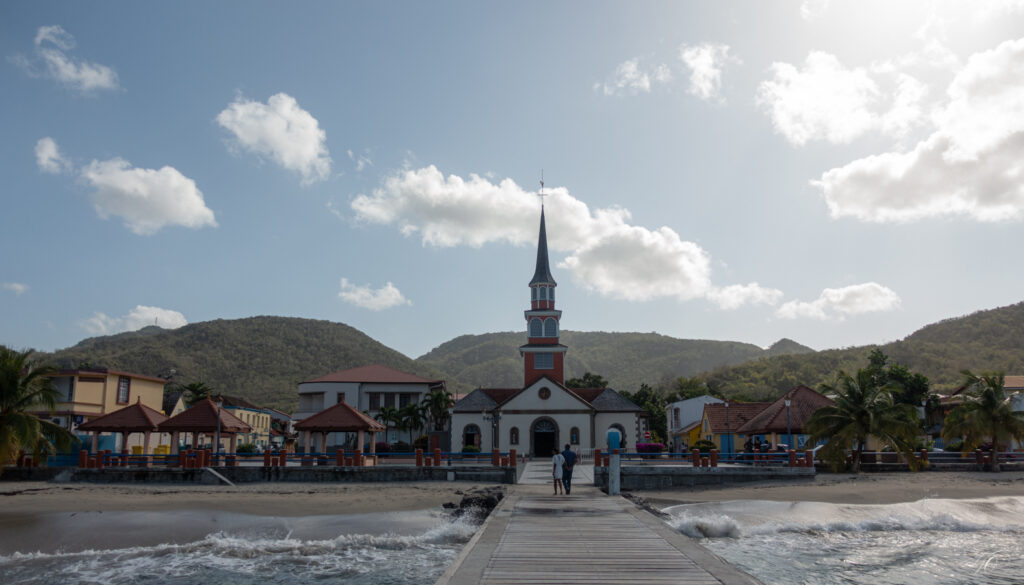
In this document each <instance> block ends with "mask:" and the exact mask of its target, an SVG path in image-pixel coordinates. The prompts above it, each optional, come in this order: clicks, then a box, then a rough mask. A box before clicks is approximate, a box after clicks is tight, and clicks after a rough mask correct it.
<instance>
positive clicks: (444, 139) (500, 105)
mask: <svg viewBox="0 0 1024 585" xmlns="http://www.w3.org/2000/svg"><path fill="white" fill-rule="evenodd" d="M0 129H2V131H0V185H2V193H3V195H2V197H3V213H2V214H0V245H2V247H3V251H4V253H3V254H2V255H0V343H3V344H6V345H8V346H11V347H15V348H35V349H39V350H53V349H57V348H62V347H67V346H70V345H73V344H75V343H77V342H78V341H79V340H81V339H83V338H86V337H91V336H95V335H105V334H112V333H117V332H121V331H129V330H134V329H138V328H141V327H144V326H147V325H152V324H158V325H160V326H161V327H165V328H174V327H180V326H183V325H185V324H188V323H196V322H201V321H208V320H213V319H236V318H244V317H250V316H255V315H279V316H290V317H303V318H311V319H324V320H329V321H335V322H341V323H346V324H348V325H351V326H353V327H355V328H357V329H360V330H361V331H363V332H365V333H366V334H368V335H369V336H371V337H373V338H374V339H376V340H378V341H380V342H382V343H384V344H385V345H388V346H390V347H392V348H394V349H397V350H398V351H401V352H402V353H404V354H406V355H408V356H410V357H418V356H420V355H422V354H424V353H426V352H428V351H429V350H431V349H432V348H434V347H436V346H438V345H440V344H441V343H443V342H445V341H447V340H449V339H452V338H454V337H456V336H458V335H463V334H479V333H486V332H492V331H514V330H521V331H523V332H524V335H525V330H526V323H525V320H524V318H523V313H522V311H523V310H525V309H527V308H528V304H529V289H528V287H527V284H528V282H529V280H530V278H531V277H532V275H533V270H534V262H535V258H536V243H537V230H538V226H539V219H540V206H541V201H542V200H543V202H544V205H545V214H546V219H547V229H548V241H549V248H550V251H551V264H552V272H553V274H554V276H555V279H556V280H557V281H558V284H559V286H558V307H559V308H560V309H561V310H562V311H563V315H562V320H561V325H562V328H563V329H570V330H577V331H639V332H657V333H662V334H664V335H669V336H672V337H677V338H683V339H718V340H733V341H743V342H749V343H754V344H757V345H760V346H763V347H766V346H768V345H770V344H772V343H773V342H775V341H777V340H779V339H781V338H790V339H793V340H795V341H797V342H800V343H803V344H805V345H808V346H810V347H813V348H815V349H826V348H837V347H850V346H855V345H863V344H869V343H884V342H888V341H892V340H896V339H900V338H903V337H905V336H907V335H909V334H911V333H912V332H913V331H915V330H917V329H918V328H920V327H922V326H924V325H926V324H929V323H932V322H935V321H938V320H941V319H946V318H951V317H956V316H960V315H964V314H969V313H972V312H974V311H978V310H984V309H990V308H994V307H999V306H1005V305H1008V304H1012V303H1016V302H1020V301H1021V300H1024V271H1021V270H1019V266H1020V251H1021V250H1022V249H1024V229H1022V228H1024V225H1022V221H1024V187H1022V185H1024V0H1001V1H992V2H955V1H948V2H946V1H944V2H899V3H894V2H889V1H883V2H870V1H868V2H865V1H857V2H839V1H837V0H832V1H829V0H795V1H791V2H726V1H723V2H687V3H668V2H558V3H550V2H517V3H507V2H468V1H467V2H406V1H394V2H304V3H297V4H294V3H288V4H285V3H271V2H258V1H245V2H231V1H224V2H216V3H205V2H180V3H153V2H117V1H110V2H77V1H76V2H5V3H2V4H0ZM542 173H543V180H544V184H545V187H544V189H543V193H544V197H543V198H542V197H538V193H539V191H540V187H541V185H540V181H541V177H542ZM570 350H571V348H570Z"/></svg>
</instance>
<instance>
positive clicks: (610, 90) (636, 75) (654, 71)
mask: <svg viewBox="0 0 1024 585" xmlns="http://www.w3.org/2000/svg"><path fill="white" fill-rule="evenodd" d="M671 79H672V72H671V71H670V70H669V68H668V66H667V65H655V66H653V67H642V66H641V65H640V59H639V58H635V59H629V60H627V61H624V62H623V63H621V64H620V65H619V66H618V67H616V68H615V73H613V74H612V76H611V77H610V78H609V79H608V81H606V82H605V83H597V84H595V85H594V88H595V89H601V90H602V91H603V92H604V95H624V94H630V95H636V94H638V93H650V91H651V85H652V84H655V83H665V82H667V81H669V80H671Z"/></svg>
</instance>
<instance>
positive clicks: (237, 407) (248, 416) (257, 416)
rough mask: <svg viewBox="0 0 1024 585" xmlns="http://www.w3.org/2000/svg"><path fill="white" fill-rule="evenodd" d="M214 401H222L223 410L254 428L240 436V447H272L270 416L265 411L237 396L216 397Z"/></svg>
mask: <svg viewBox="0 0 1024 585" xmlns="http://www.w3.org/2000/svg"><path fill="white" fill-rule="evenodd" d="M213 401H214V402H217V401H220V402H221V408H223V409H224V410H226V411H228V412H230V413H231V414H233V415H235V416H236V417H238V418H239V419H241V420H242V421H243V422H245V423H247V424H248V425H249V426H251V427H252V432H251V433H246V434H240V435H238V444H239V445H241V444H245V443H250V444H253V445H255V446H256V448H257V449H265V448H267V447H269V446H270V428H271V427H270V414H269V413H267V412H265V409H263V408H261V407H259V406H256V405H255V404H253V403H251V402H249V401H248V400H246V399H244V398H239V397H237V396H227V395H221V396H214V397H213Z"/></svg>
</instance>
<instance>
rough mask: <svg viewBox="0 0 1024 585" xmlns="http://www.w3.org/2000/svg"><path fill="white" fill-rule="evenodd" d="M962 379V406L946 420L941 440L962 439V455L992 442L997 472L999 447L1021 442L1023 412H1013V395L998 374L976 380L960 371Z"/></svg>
mask: <svg viewBox="0 0 1024 585" xmlns="http://www.w3.org/2000/svg"><path fill="white" fill-rule="evenodd" d="M963 375H964V385H965V386H966V389H965V390H964V392H963V393H962V394H961V395H960V396H961V399H962V400H963V402H961V403H960V405H959V406H957V407H956V408H954V409H953V411H952V412H950V413H949V416H948V417H946V423H945V427H944V428H943V429H942V436H943V437H944V438H946V439H947V440H949V439H956V438H962V439H963V441H964V442H963V445H964V446H963V450H964V451H965V452H966V451H970V450H972V449H974V448H976V447H977V446H978V445H979V444H981V441H982V439H983V438H985V437H988V438H989V439H990V440H991V441H992V470H993V471H999V461H998V458H997V454H998V452H999V444H1000V443H1004V444H1005V443H1006V442H1008V441H1009V440H1010V439H1016V440H1018V441H1021V440H1024V412H1014V410H1013V398H1014V394H1013V393H1008V392H1007V391H1006V387H1005V386H1004V378H1003V373H1002V372H985V373H983V374H981V375H980V376H977V375H974V374H972V373H971V372H970V371H969V370H964V371H963Z"/></svg>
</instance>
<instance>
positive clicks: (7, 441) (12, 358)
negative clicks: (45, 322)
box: [0, 345, 77, 472]
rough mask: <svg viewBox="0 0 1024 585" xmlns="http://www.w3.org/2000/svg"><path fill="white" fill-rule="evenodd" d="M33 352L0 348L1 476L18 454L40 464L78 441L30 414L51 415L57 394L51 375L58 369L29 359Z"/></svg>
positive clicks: (48, 422) (54, 425) (69, 434)
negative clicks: (47, 413)
mask: <svg viewBox="0 0 1024 585" xmlns="http://www.w3.org/2000/svg"><path fill="white" fill-rule="evenodd" d="M32 353H33V352H32V350H27V351H15V350H13V349H10V348H8V347H5V346H2V345H0V472H2V471H3V466H4V465H6V464H7V463H9V462H11V461H13V460H14V459H16V458H17V456H18V453H19V452H21V451H24V452H27V453H32V459H33V460H34V461H43V460H44V457H46V456H48V455H53V454H55V453H56V452H57V450H58V449H66V448H69V447H70V446H71V445H72V444H73V443H74V442H76V441H77V439H76V438H75V436H74V435H72V434H71V433H70V432H69V431H67V430H66V429H64V428H62V427H61V426H60V425H56V424H54V423H52V422H50V421H48V420H44V419H41V418H39V417H37V416H36V415H35V414H33V412H40V411H46V412H53V409H54V408H55V407H56V406H57V402H58V401H59V400H60V393H59V391H58V390H57V386H56V385H54V383H53V378H52V375H53V374H55V373H57V368H55V367H54V366H52V365H50V364H46V363H42V362H40V361H38V360H35V359H32Z"/></svg>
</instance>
